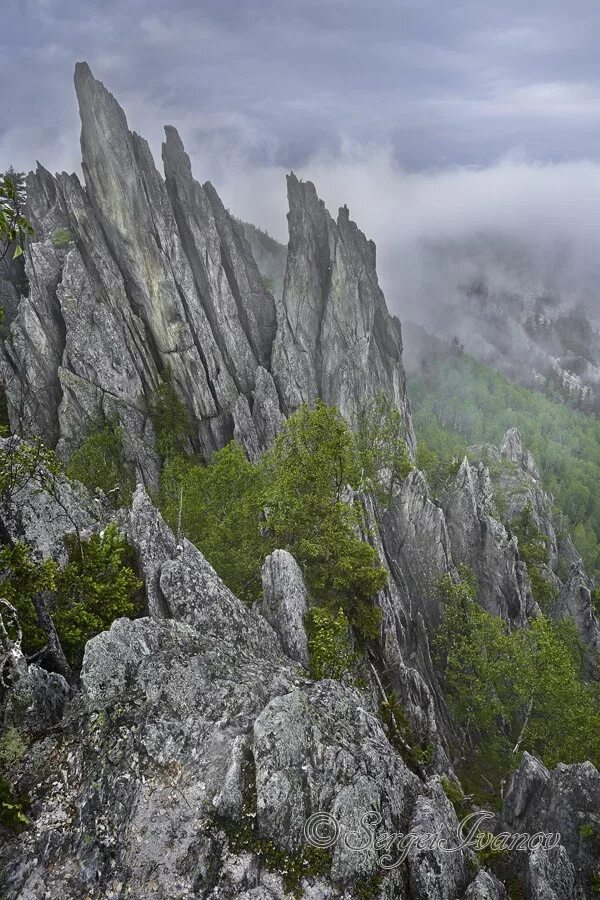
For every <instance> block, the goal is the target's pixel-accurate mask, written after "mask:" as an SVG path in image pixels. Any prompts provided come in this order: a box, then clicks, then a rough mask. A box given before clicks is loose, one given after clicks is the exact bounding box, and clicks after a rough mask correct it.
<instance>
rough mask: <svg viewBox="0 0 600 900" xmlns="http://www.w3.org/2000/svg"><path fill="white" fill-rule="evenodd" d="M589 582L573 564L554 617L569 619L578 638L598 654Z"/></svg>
mask: <svg viewBox="0 0 600 900" xmlns="http://www.w3.org/2000/svg"><path fill="white" fill-rule="evenodd" d="M591 589H592V586H591V582H590V580H589V578H588V577H587V575H586V574H585V572H584V570H583V566H582V565H581V563H579V564H577V563H575V564H574V565H573V568H572V569H571V573H570V575H569V578H568V580H567V581H566V582H565V583H564V585H563V586H562V589H561V592H560V595H559V598H558V603H557V606H556V609H555V611H554V614H555V615H559V616H560V615H562V616H568V617H570V618H571V619H572V620H573V621H574V622H575V625H576V627H577V631H578V632H579V636H580V637H581V639H582V640H583V642H584V643H585V644H586V645H587V646H588V647H589V648H590V650H591V651H592V653H593V654H598V653H600V623H599V622H598V618H597V617H596V614H595V612H594V607H593V604H592V595H591Z"/></svg>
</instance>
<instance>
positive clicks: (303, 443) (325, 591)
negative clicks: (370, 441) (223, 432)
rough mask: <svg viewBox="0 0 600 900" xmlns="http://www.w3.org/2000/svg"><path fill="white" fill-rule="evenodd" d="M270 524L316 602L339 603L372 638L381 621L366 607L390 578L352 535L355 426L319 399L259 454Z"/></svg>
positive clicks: (356, 521) (357, 511) (357, 515)
mask: <svg viewBox="0 0 600 900" xmlns="http://www.w3.org/2000/svg"><path fill="white" fill-rule="evenodd" d="M263 465H264V467H265V471H266V473H267V478H266V485H267V491H266V495H265V505H266V508H267V515H266V519H267V527H268V529H269V531H270V533H271V534H272V538H273V540H274V542H275V545H276V546H277V547H283V548H285V549H287V550H289V551H290V552H291V553H292V554H293V555H294V556H295V558H296V560H297V561H298V563H299V565H300V566H301V567H302V569H303V570H304V573H305V577H306V581H307V585H308V588H309V590H310V592H311V594H312V596H313V598H314V599H315V600H317V601H318V602H319V604H321V605H326V606H328V607H329V608H330V609H332V610H333V611H335V612H337V610H338V609H340V608H341V609H343V610H344V614H345V615H346V618H347V619H348V621H349V622H350V624H351V625H352V627H353V628H355V629H356V631H357V634H358V636H359V637H360V638H362V639H364V640H370V639H371V638H372V637H373V636H374V635H375V634H376V631H377V628H378V624H379V621H380V613H379V610H377V609H375V608H373V607H372V605H371V598H372V597H373V595H374V594H375V593H376V592H377V591H378V590H380V589H381V588H383V587H384V586H385V584H386V583H387V575H386V572H385V570H384V569H383V568H382V567H381V565H380V563H379V559H378V556H377V553H376V551H375V550H374V549H373V547H371V546H370V544H367V543H366V542H365V541H362V540H360V539H359V538H358V537H357V533H356V532H357V528H358V527H359V526H360V524H361V508H360V507H359V505H358V504H357V503H354V502H353V501H352V499H351V498H348V497H347V496H346V489H347V487H348V486H350V488H356V487H358V486H359V485H360V482H361V468H360V455H359V454H358V453H357V452H356V445H355V442H354V439H353V435H352V432H351V431H350V429H349V428H348V426H347V424H346V423H345V421H344V420H343V418H342V417H341V415H340V414H339V413H338V412H337V410H336V409H334V408H333V407H329V406H325V404H323V403H320V402H319V401H317V403H316V404H315V407H314V408H313V409H310V408H309V407H307V406H302V407H301V408H300V409H299V410H298V411H297V412H296V413H295V414H294V415H293V416H291V418H290V419H288V421H287V422H286V425H285V428H284V430H283V432H282V433H281V435H280V436H279V438H278V440H277V442H276V444H275V446H274V448H273V450H272V451H270V452H269V453H268V454H267V455H266V457H265V458H264V462H263Z"/></svg>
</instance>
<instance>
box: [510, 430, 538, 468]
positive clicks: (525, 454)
mask: <svg viewBox="0 0 600 900" xmlns="http://www.w3.org/2000/svg"><path fill="white" fill-rule="evenodd" d="M500 454H501V456H503V457H504V458H505V459H509V460H510V461H511V462H513V463H514V464H515V465H516V466H518V467H519V468H520V469H522V471H523V472H525V473H526V474H527V475H530V476H531V478H533V479H535V480H537V479H538V478H539V477H540V473H539V471H538V467H537V466H536V464H535V462H534V459H533V456H532V455H531V453H530V452H529V450H527V448H525V447H523V440H522V438H521V432H520V431H519V429H518V428H509V429H508V431H507V432H506V434H505V435H504V437H503V439H502V444H501V445H500Z"/></svg>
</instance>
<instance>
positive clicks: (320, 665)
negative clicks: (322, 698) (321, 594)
mask: <svg viewBox="0 0 600 900" xmlns="http://www.w3.org/2000/svg"><path fill="white" fill-rule="evenodd" d="M306 633H307V637H308V652H309V657H310V665H309V669H310V674H311V676H312V677H313V678H315V679H318V680H320V679H321V678H338V679H339V678H342V676H343V675H344V674H345V673H346V672H347V671H349V669H350V668H351V666H352V663H353V661H354V654H353V652H352V646H351V642H350V625H349V623H348V619H347V618H346V616H345V615H344V610H343V609H340V610H338V612H337V614H336V613H334V612H333V610H331V609H328V608H326V607H322V606H314V607H313V608H312V609H311V610H310V611H309V612H308V614H307V621H306Z"/></svg>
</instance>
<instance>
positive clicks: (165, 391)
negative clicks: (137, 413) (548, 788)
mask: <svg viewBox="0 0 600 900" xmlns="http://www.w3.org/2000/svg"><path fill="white" fill-rule="evenodd" d="M150 415H151V418H152V424H153V425H154V430H155V432H156V450H157V453H158V455H159V456H160V458H161V459H162V461H163V462H168V461H169V460H171V459H173V458H174V457H176V456H180V455H182V454H185V453H186V452H187V451H188V449H189V447H190V436H191V433H192V426H191V421H190V415H189V413H188V411H187V408H186V406H185V404H184V403H183V402H182V400H181V399H180V397H179V395H178V394H177V391H176V390H175V387H174V385H173V376H172V373H171V370H170V369H169V368H167V369H165V370H164V371H163V372H162V374H161V377H160V382H159V384H158V387H157V388H156V390H155V392H154V396H153V397H152V402H151V404H150Z"/></svg>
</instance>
